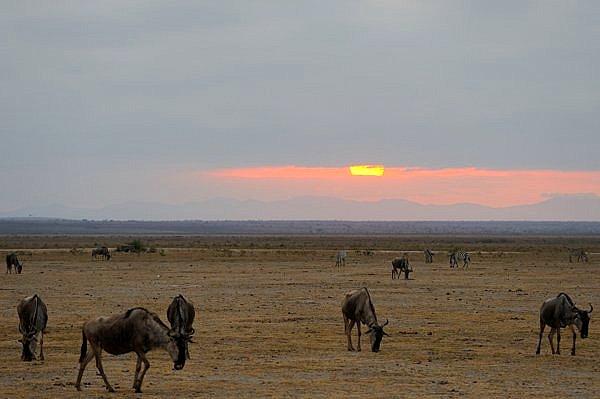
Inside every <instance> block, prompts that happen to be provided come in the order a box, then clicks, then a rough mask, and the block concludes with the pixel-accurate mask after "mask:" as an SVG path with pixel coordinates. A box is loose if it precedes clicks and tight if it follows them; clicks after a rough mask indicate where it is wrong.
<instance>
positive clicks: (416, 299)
mask: <svg viewBox="0 0 600 399" xmlns="http://www.w3.org/2000/svg"><path fill="white" fill-rule="evenodd" d="M52 240H53V239H51V238H46V241H48V248H55V247H56V246H55V242H53V241H52ZM56 240H57V242H59V243H60V247H62V248H63V249H60V248H59V249H55V250H44V249H37V250H32V251H31V255H24V259H25V269H24V274H23V275H19V276H17V275H5V274H1V275H0V280H1V281H0V339H1V341H0V359H2V362H1V363H0V369H1V370H0V397H10V398H18V397H22V398H29V397H78V396H81V397H107V396H111V397H121V396H125V397H133V396H134V394H133V390H132V389H131V384H132V380H133V371H134V368H135V360H134V357H133V356H132V355H126V356H122V357H114V356H108V355H105V356H104V366H105V370H106V372H107V375H108V377H109V380H110V381H111V383H112V384H113V385H114V386H115V387H116V389H117V394H115V395H108V394H107V393H106V392H105V390H104V386H103V384H102V380H101V378H100V377H99V376H97V375H96V372H95V368H94V367H93V363H92V364H90V366H89V367H88V369H87V370H86V373H85V375H84V380H83V381H84V384H85V385H84V392H83V394H82V395H79V394H77V392H76V391H75V388H74V387H73V382H74V380H75V377H76V373H77V359H78V356H79V346H80V344H81V333H80V326H81V324H82V323H83V322H84V321H85V320H87V319H89V318H92V317H95V316H97V315H102V314H104V315H108V314H111V313H115V312H118V311H122V310H125V309H127V308H129V307H133V306H139V305H141V306H145V307H147V308H148V309H150V310H153V311H155V312H157V313H158V314H159V315H160V316H161V317H162V318H163V319H166V316H165V312H166V308H167V306H168V303H169V302H170V299H171V298H172V297H173V296H174V295H176V294H179V293H183V294H184V295H186V296H187V297H188V298H190V299H191V300H192V301H194V302H195V304H196V307H197V312H198V319H197V322H196V325H195V328H196V338H195V341H196V344H194V345H192V346H191V349H190V350H191V356H192V359H191V360H190V361H189V362H188V363H187V364H186V366H185V368H184V369H183V370H182V371H179V372H174V371H172V370H171V366H172V364H171V362H170V361H169V360H168V356H167V355H166V353H162V352H151V353H150V356H149V358H150V362H151V363H152V367H151V369H150V370H149V372H148V375H147V377H146V380H145V383H144V387H143V388H144V394H143V396H144V397H234V396H235V397H248V398H255V397H266V396H275V397H348V396H351V397H353V396H356V397H358V396H364V395H371V396H375V397H384V396H389V397H398V396H399V397H408V396H421V397H444V398H446V397H459V396H468V397H515V398H520V397H529V396H531V397H533V396H535V397H544V396H546V397H560V396H566V397H568V396H573V397H575V396H576V397H600V381H598V380H596V379H595V378H594V377H595V376H597V375H598V374H597V373H598V372H599V371H600V365H599V364H598V362H597V360H596V357H595V356H596V355H597V354H598V353H599V352H600V340H599V339H598V337H599V336H600V333H599V332H598V331H600V328H599V327H597V326H598V325H597V324H596V322H594V321H592V323H591V326H590V327H591V328H590V338H588V339H587V340H580V339H579V340H578V348H577V349H578V354H577V356H575V357H572V356H570V355H569V354H568V353H569V351H568V348H569V347H570V337H569V336H568V334H566V332H565V334H564V336H563V341H562V344H563V345H562V347H563V355H560V356H552V355H550V354H549V352H550V348H549V346H548V342H547V340H546V339H545V338H544V342H543V346H542V355H540V356H535V355H534V351H535V345H536V342H537V327H538V321H537V320H538V313H537V312H538V309H539V306H540V304H541V302H542V300H543V299H545V298H547V297H549V296H553V295H556V294H557V293H558V292H560V291H566V292H569V293H570V294H571V295H572V296H573V298H574V299H575V300H576V301H579V302H582V303H583V304H584V305H585V304H586V302H588V301H591V302H593V303H596V304H597V305H598V306H597V307H598V308H599V309H600V301H599V299H600V284H599V283H600V278H599V276H598V273H597V269H598V268H599V267H600V262H599V258H600V257H599V256H598V255H593V256H592V258H591V262H590V263H589V264H585V265H584V264H576V263H575V264H568V263H567V262H566V258H564V257H562V258H560V259H557V258H556V254H558V253H559V251H560V248H562V247H563V246H564V245H563V243H561V242H560V240H559V239H554V241H552V242H549V243H548V242H543V243H539V242H538V243H539V244H540V246H539V247H542V246H543V247H544V248H546V249H551V250H552V249H553V250H552V251H551V253H549V254H546V255H544V254H542V255H540V254H539V251H538V248H539V247H538V246H536V241H535V240H533V241H525V242H526V244H523V242H524V241H523V240H520V239H509V240H508V241H502V242H498V245H497V247H496V248H497V249H500V250H501V251H502V252H503V254H502V255H500V253H496V252H492V253H488V252H484V253H481V254H479V253H477V252H475V253H474V254H473V256H472V259H473V263H472V267H471V269H469V270H450V269H449V268H448V266H447V260H446V258H445V257H442V256H437V257H436V259H435V263H434V264H433V265H425V264H424V263H423V262H422V260H423V259H422V255H421V254H411V260H412V264H413V267H414V269H415V273H414V275H413V276H414V280H410V281H404V280H394V281H392V280H391V279H390V267H389V260H391V258H393V257H394V256H395V255H397V254H394V253H391V252H384V251H381V250H379V251H377V252H376V254H375V256H362V255H359V254H357V253H355V252H354V251H349V258H348V265H347V266H346V268H345V269H344V270H335V268H334V267H333V264H334V258H333V254H334V251H333V250H332V244H331V242H332V241H334V242H335V243H336V245H335V246H336V247H344V245H343V244H344V243H345V242H346V241H345V240H356V238H344V237H336V238H334V239H332V240H329V241H328V240H327V239H323V241H322V245H321V248H327V249H326V250H325V249H320V248H319V242H318V239H316V238H314V239H307V238H303V239H302V240H303V241H302V242H303V244H302V246H301V248H296V249H293V245H292V244H293V241H294V239H293V238H286V239H285V240H284V239H279V241H277V240H276V241H275V242H273V239H271V238H260V237H254V238H252V239H251V240H252V242H255V243H256V245H253V247H252V248H248V247H243V245H242V244H244V243H246V244H247V243H248V240H250V239H241V240H240V243H241V244H240V245H237V246H236V245H231V243H229V244H225V245H222V246H221V247H222V248H226V249H219V245H205V248H204V249H202V248H178V249H170V248H167V249H166V256H160V255H159V254H142V255H139V256H138V255H134V254H118V255H116V256H115V257H114V260H113V261H111V262H101V261H95V262H93V261H91V259H90V257H89V255H88V254H87V253H86V254H84V255H78V254H71V253H70V252H69V250H70V249H71V248H73V247H75V246H77V247H79V246H82V247H83V246H84V245H85V243H86V239H73V240H68V239H65V238H64V237H61V238H57V239H56ZM170 240H171V241H177V240H176V239H174V238H171V239H170ZM269 240H271V241H269ZM281 240H283V242H284V243H285V245H283V246H282V245H281V242H280V241H281ZM311 240H312V241H311ZM419 240H420V238H411V239H410V243H411V244H410V247H411V248H409V249H413V247H414V248H418V246H419ZM215 241H216V242H217V243H219V244H223V238H218V239H215ZM398 241H401V239H400V240H398ZM426 241H427V242H430V241H428V240H426V239H423V242H426ZM26 242H27V241H26V240H23V241H22V242H21V243H20V244H19V243H18V242H16V241H15V242H11V245H13V246H12V247H17V248H24V247H26ZM181 242H183V243H184V244H185V240H184V239H182V240H181ZM181 242H180V243H179V245H177V246H179V247H185V245H184V244H182V243H181ZM202 242H203V243H204V244H206V243H207V242H208V243H210V239H206V238H203V239H202ZM306 242H310V245H305V244H306ZM352 242H354V241H352ZM390 242H392V241H390ZM589 242H591V243H592V244H595V245H596V246H598V241H597V240H596V241H589ZM158 244H160V245H159V246H160V247H163V246H168V245H164V244H165V242H162V243H158ZM444 244H445V245H446V246H449V245H450V244H451V242H450V240H446V241H444ZM19 245H20V246H19ZM390 245H391V244H390ZM494 245H495V244H494V242H490V243H485V247H481V246H480V247H479V248H478V249H484V250H486V251H493V250H494ZM524 246H525V247H526V248H524ZM346 247H348V248H350V247H352V246H351V245H348V246H346ZM373 247H375V248H377V247H376V246H375V245H373ZM475 247H477V246H476V245H475ZM38 248H39V247H38ZM274 248H275V249H274ZM398 248H406V247H401V246H400V245H399V246H398ZM511 249H513V250H514V249H517V250H521V251H523V250H524V249H525V250H526V252H522V253H519V254H517V253H511ZM29 258H31V259H29ZM361 286H367V287H369V289H370V291H371V295H372V297H373V301H374V303H375V307H376V309H377V312H378V316H379V318H380V320H385V319H386V318H389V320H390V324H389V326H388V327H387V328H386V331H388V332H389V333H390V334H391V335H392V337H389V338H387V337H386V338H384V341H383V344H382V351H381V352H380V353H377V354H374V353H371V352H369V351H367V349H368V344H367V342H368V340H367V341H366V342H365V345H363V352H362V353H351V352H348V351H347V350H346V343H345V337H344V334H343V322H342V317H341V312H340V303H341V300H342V298H343V295H344V293H345V292H346V291H348V290H350V289H353V288H357V287H361ZM34 292H37V293H38V294H40V295H41V296H42V298H43V299H44V300H45V302H46V303H47V305H48V309H49V327H48V334H47V336H46V361H45V362H33V363H24V362H21V361H20V360H19V355H20V348H19V344H18V343H17V341H16V340H17V339H18V338H19V336H18V332H17V320H18V319H17V315H16V305H17V302H18V300H19V299H20V298H23V297H25V296H27V295H30V294H32V293H34ZM353 339H354V340H356V335H354V336H353Z"/></svg>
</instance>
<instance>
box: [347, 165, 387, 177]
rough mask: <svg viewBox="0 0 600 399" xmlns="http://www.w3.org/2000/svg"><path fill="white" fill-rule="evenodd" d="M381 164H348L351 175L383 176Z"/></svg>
mask: <svg viewBox="0 0 600 399" xmlns="http://www.w3.org/2000/svg"><path fill="white" fill-rule="evenodd" d="M383 172H384V168H383V165H353V166H350V174H351V175H352V176H383Z"/></svg>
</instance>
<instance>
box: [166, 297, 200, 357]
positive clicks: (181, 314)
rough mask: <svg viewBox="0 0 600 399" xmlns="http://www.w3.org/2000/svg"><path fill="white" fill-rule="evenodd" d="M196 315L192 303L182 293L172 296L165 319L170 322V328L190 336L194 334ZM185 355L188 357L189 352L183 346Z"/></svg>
mask: <svg viewBox="0 0 600 399" xmlns="http://www.w3.org/2000/svg"><path fill="white" fill-rule="evenodd" d="M195 317H196V310H195V309H194V304H193V303H191V302H190V301H188V300H187V299H186V298H185V297H184V296H183V295H181V294H180V295H177V296H176V297H175V298H173V301H172V302H171V304H170V305H169V308H168V309H167V319H168V320H169V323H170V324H171V330H173V331H176V332H178V333H179V334H182V335H186V336H190V337H191V336H192V335H194V328H193V327H192V325H193V324H194V318H195ZM185 354H186V357H187V358H188V359H189V358H190V352H189V350H188V347H187V342H186V347H185Z"/></svg>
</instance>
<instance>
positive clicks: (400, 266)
mask: <svg viewBox="0 0 600 399" xmlns="http://www.w3.org/2000/svg"><path fill="white" fill-rule="evenodd" d="M412 271H413V270H412V268H411V267H410V263H409V262H408V255H407V254H404V255H403V256H402V257H401V258H396V259H394V260H393V261H392V280H393V279H394V278H400V273H404V279H405V280H408V275H409V273H410V272H412Z"/></svg>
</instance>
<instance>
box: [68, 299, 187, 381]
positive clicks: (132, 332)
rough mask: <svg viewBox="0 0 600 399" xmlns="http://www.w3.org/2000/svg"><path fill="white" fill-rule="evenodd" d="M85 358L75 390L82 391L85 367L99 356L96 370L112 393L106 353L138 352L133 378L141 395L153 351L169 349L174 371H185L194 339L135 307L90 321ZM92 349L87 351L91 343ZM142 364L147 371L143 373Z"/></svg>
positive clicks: (83, 349) (85, 333) (83, 346)
mask: <svg viewBox="0 0 600 399" xmlns="http://www.w3.org/2000/svg"><path fill="white" fill-rule="evenodd" d="M81 334H82V343H81V356H80V357H79V374H78V375H77V382H76V383H75V387H76V388H77V390H78V391H80V390H81V377H82V376H83V371H84V370H85V366H87V364H88V363H89V362H90V361H91V360H92V359H93V358H94V357H95V358H96V368H98V372H99V373H100V375H101V376H102V379H103V380H104V384H106V389H107V390H108V391H109V392H114V391H115V390H114V389H113V387H112V386H111V385H110V383H109V382H108V379H107V378H106V374H105V373H104V369H103V367H102V358H101V355H102V350H105V351H106V352H108V353H110V354H111V355H122V354H125V353H130V352H135V353H136V355H137V364H136V367H135V375H134V378H133V388H134V389H135V391H136V392H141V388H142V382H143V380H144V376H145V375H146V372H147V371H148V369H149V368H150V362H149V361H148V359H147V358H146V353H148V352H149V351H151V350H153V349H157V348H162V349H165V350H166V351H167V352H168V353H169V355H170V356H171V359H172V360H173V369H174V370H181V369H182V368H183V366H185V360H186V353H185V348H186V345H187V341H189V340H190V339H191V337H190V336H188V335H185V334H181V333H179V332H177V331H173V330H172V329H170V328H169V327H167V326H166V325H165V323H163V322H162V320H160V318H159V317H158V316H157V315H156V314H155V313H152V312H149V311H148V310H146V309H144V308H132V309H129V310H128V311H127V312H125V313H121V314H118V315H114V316H111V317H98V318H96V319H93V320H90V321H88V322H87V323H85V324H84V325H83V328H82V332H81ZM88 341H89V342H90V346H91V350H90V351H89V352H88V350H87V342H88ZM142 363H143V364H144V370H142V371H141V373H140V370H141V367H142Z"/></svg>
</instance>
